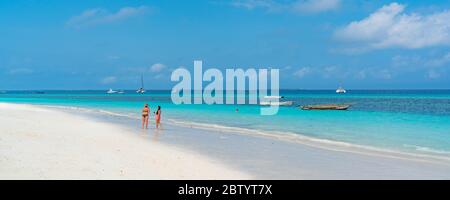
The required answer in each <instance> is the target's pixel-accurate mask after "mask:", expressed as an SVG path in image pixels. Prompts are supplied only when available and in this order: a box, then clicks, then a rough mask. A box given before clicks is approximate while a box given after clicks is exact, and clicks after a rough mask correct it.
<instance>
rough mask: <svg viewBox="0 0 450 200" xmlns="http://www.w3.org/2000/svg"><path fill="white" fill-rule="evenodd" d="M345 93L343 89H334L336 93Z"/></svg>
mask: <svg viewBox="0 0 450 200" xmlns="http://www.w3.org/2000/svg"><path fill="white" fill-rule="evenodd" d="M346 92H347V91H346V90H345V89H344V88H343V87H339V88H338V89H336V93H346Z"/></svg>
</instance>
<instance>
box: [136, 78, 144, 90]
mask: <svg viewBox="0 0 450 200" xmlns="http://www.w3.org/2000/svg"><path fill="white" fill-rule="evenodd" d="M136 93H139V94H143V93H145V89H144V76H143V75H141V88H139V89H138V90H136Z"/></svg>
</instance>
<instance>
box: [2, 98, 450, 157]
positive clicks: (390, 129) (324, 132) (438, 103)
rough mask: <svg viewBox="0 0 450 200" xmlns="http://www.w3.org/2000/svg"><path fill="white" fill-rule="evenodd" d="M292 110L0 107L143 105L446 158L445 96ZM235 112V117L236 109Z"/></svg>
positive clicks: (104, 101) (71, 101)
mask: <svg viewBox="0 0 450 200" xmlns="http://www.w3.org/2000/svg"><path fill="white" fill-rule="evenodd" d="M280 93H281V95H283V96H285V98H286V100H291V101H294V105H293V106H290V107H281V108H280V111H279V112H278V114H277V115H274V116H261V115H259V112H260V106H257V105H174V104H172V102H171V99H170V91H148V92H147V93H146V94H144V95H141V94H136V93H134V91H126V93H125V94H105V91H44V94H39V93H36V91H3V92H0V102H14V103H31V104H42V105H58V106H72V107H81V108H88V109H95V110H103V111H110V112H114V113H119V114H124V115H128V116H136V117H139V116H140V109H141V107H142V105H143V104H144V103H149V104H150V107H151V109H152V112H153V111H154V110H155V108H156V106H157V105H160V106H161V107H162V110H163V121H164V120H166V119H171V120H177V121H184V122H197V123H204V124H217V125H222V126H229V127H239V128H245V129H251V130H261V131H266V132H270V133H271V134H299V135H304V136H310V137H315V138H320V139H327V140H331V141H340V142H347V143H352V144H357V145H365V146H371V147H377V148H385V149H391V150H400V151H408V152H414V153H419V152H420V153H428V154H439V155H443V156H450V90H359V91H358V90H357V91H348V93H347V94H336V93H335V92H334V91H331V90H329V91H328V90H317V91H316V90H282V91H280ZM322 103H350V104H352V107H350V109H349V110H347V111H304V110H301V109H298V108H297V107H296V106H298V105H307V104H322ZM236 109H239V112H236V111H235V110H236Z"/></svg>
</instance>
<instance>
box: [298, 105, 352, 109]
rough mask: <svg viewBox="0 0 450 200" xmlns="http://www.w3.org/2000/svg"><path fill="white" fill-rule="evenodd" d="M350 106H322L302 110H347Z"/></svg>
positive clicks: (304, 107)
mask: <svg viewBox="0 0 450 200" xmlns="http://www.w3.org/2000/svg"><path fill="white" fill-rule="evenodd" d="M349 107H350V105H345V104H322V105H306V106H301V109H302V110H347V109H348V108H349Z"/></svg>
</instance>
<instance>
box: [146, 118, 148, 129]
mask: <svg viewBox="0 0 450 200" xmlns="http://www.w3.org/2000/svg"><path fill="white" fill-rule="evenodd" d="M145 128H146V129H148V116H147V117H145Z"/></svg>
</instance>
